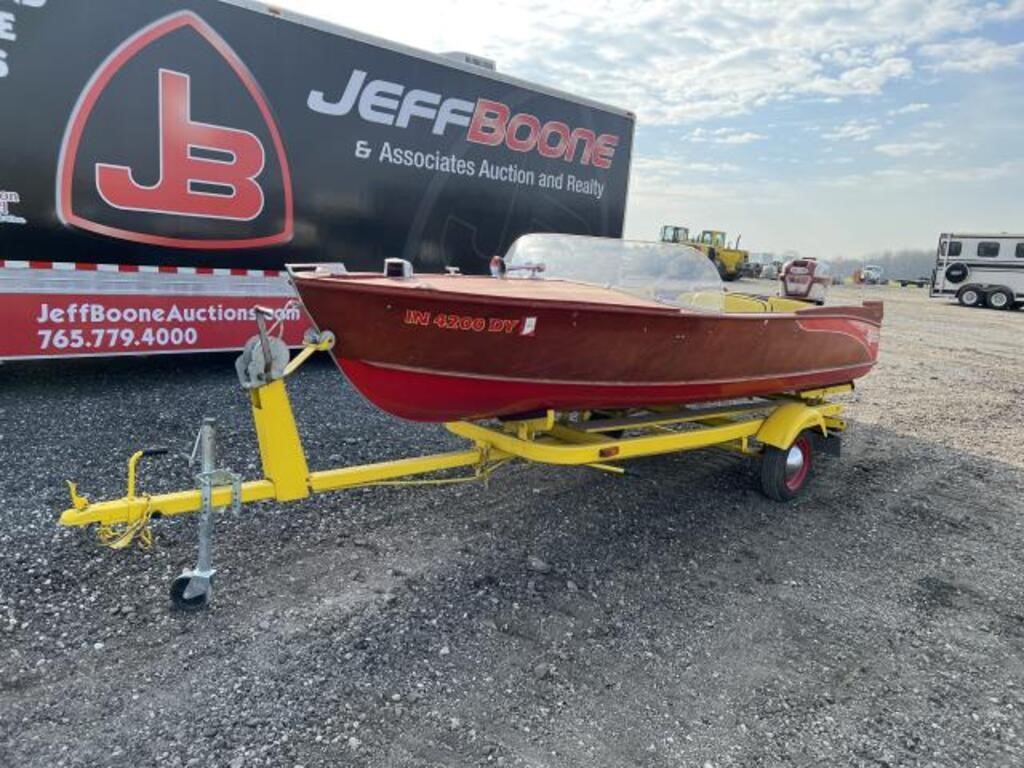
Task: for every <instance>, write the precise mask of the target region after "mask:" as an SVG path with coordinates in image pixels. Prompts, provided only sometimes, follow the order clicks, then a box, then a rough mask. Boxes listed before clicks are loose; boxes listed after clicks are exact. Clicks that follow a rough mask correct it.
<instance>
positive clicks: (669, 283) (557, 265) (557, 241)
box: [505, 234, 723, 312]
mask: <svg viewBox="0 0 1024 768" xmlns="http://www.w3.org/2000/svg"><path fill="white" fill-rule="evenodd" d="M505 266H506V269H507V276H508V277H512V278H539V279H543V278H548V279H561V280H572V281H574V282H579V283H592V284H596V285H603V286H605V287H608V288H613V289H615V290H619V291H623V292H624V293H629V294H631V295H633V296H640V297H642V298H645V299H651V300H653V301H658V302H661V303H663V304H670V305H672V306H676V307H686V308H688V309H701V310H705V311H715V312H721V311H722V309H723V290H722V280H721V278H720V277H719V275H718V270H717V269H716V268H715V265H714V264H712V263H711V261H710V260H709V259H708V257H707V256H705V255H704V254H702V253H701V252H700V251H698V250H696V249H695V248H691V247H689V246H685V245H675V244H667V243H648V242H642V241H638V240H615V239H612V238H607V237H582V236H577V235H547V234H536V235H524V236H523V237H520V238H519V239H518V240H516V241H515V242H514V243H513V244H512V247H511V248H509V250H508V253H507V254H506V255H505Z"/></svg>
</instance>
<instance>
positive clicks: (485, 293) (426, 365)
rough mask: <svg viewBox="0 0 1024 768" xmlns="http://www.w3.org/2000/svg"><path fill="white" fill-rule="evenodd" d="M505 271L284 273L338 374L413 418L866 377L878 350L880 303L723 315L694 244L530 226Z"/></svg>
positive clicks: (652, 401) (711, 395)
mask: <svg viewBox="0 0 1024 768" xmlns="http://www.w3.org/2000/svg"><path fill="white" fill-rule="evenodd" d="M505 268H506V276H505V277H504V278H500V277H499V278H488V277H476V276H467V275H415V274H413V271H412V268H411V265H409V264H408V263H406V262H402V261H401V260H391V261H390V262H389V264H388V265H387V272H386V273H385V274H384V275H382V274H381V273H366V272H361V273H350V274H338V273H337V271H335V272H334V273H331V272H329V271H328V270H326V269H318V268H315V267H311V268H309V269H302V268H300V267H292V268H291V269H292V270H293V271H292V274H293V280H294V283H295V287H296V288H297V289H298V292H299V295H300V296H301V298H302V302H303V304H304V305H305V308H306V310H307V311H308V312H309V315H310V317H312V318H313V320H314V322H315V323H316V324H317V326H318V327H319V328H320V330H321V331H330V332H332V333H333V334H334V335H335V337H336V339H337V345H336V346H335V347H334V350H333V354H334V356H335V359H336V361H337V363H338V365H339V367H340V368H341V370H342V371H343V372H344V373H345V375H346V376H347V377H348V378H349V379H350V380H351V381H352V383H353V384H354V385H355V386H356V388H357V389H359V391H360V392H362V393H363V395H364V396H365V397H366V398H367V399H368V400H370V401H371V402H372V403H374V404H375V405H376V406H377V407H379V408H381V409H382V410H385V411H387V412H389V413H391V414H394V415H396V416H400V417H403V418H406V419H412V420H415V421H454V420H462V419H482V418H489V417H495V416H508V417H511V416H518V415H521V414H524V413H531V412H536V411H544V410H547V409H552V410H561V411H576V410H592V409H618V408H631V407H642V406H653V405H670V404H681V403H692V402H710V401H714V400H722V399H726V398H741V397H750V396H755V395H766V394H775V393H781V392H791V391H801V390H805V389H811V388H817V387H827V386H831V385H835V384H842V383H846V382H850V381H852V380H854V379H856V378H859V377H861V376H864V375H865V374H867V373H868V372H869V371H870V370H871V368H872V366H874V364H875V362H876V360H877V356H878V339H879V327H880V325H881V320H882V305H881V303H880V302H871V303H866V304H865V305H864V306H862V307H834V308H828V309H825V308H816V307H815V308H811V307H809V308H807V309H805V310H801V311H799V312H788V313H777V314H775V313H772V314H763V313H759V314H727V313H724V312H723V311H721V307H722V306H723V303H724V294H723V291H722V285H721V282H720V279H719V277H718V272H717V270H716V269H715V267H714V265H713V264H711V262H709V261H708V260H707V259H706V258H705V257H704V256H703V255H702V254H700V253H699V252H698V251H695V250H693V249H690V248H679V247H677V246H665V245H660V244H656V243H629V242H623V241H621V240H610V239H600V238H579V237H576V238H573V237H567V236H561V235H528V236H526V237H523V238H521V239H520V240H519V241H518V242H517V243H516V244H515V245H514V246H513V249H512V251H511V252H510V254H509V256H508V257H507V258H506V259H505ZM581 274H582V275H586V276H587V279H586V281H582V280H580V279H579V278H578V277H575V276H576V275H581ZM512 275H521V276H524V277H525V279H511V276H512ZM542 276H543V277H542ZM716 303H717V307H716Z"/></svg>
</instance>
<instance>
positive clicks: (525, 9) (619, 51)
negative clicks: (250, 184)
mask: <svg viewBox="0 0 1024 768" xmlns="http://www.w3.org/2000/svg"><path fill="white" fill-rule="evenodd" d="M275 5H279V6H282V7H284V8H287V9H290V10H295V11H298V12H300V13H304V14H307V15H310V16H314V17H317V18H321V19H326V20H328V21H331V22H334V23H336V24H340V25H342V26H346V27H349V28H352V29H356V30H359V31H361V32H365V33H369V34H372V35H376V36H379V37H383V38H386V39H389V40H394V41H396V42H399V43H403V44H405V45H410V46H413V47H416V48H421V49H424V50H428V51H435V52H437V51H450V50H460V51H468V52H471V53H476V54H480V55H483V56H486V57H488V58H491V59H494V60H495V61H496V62H497V65H498V69H499V70H500V71H502V72H505V73H507V74H510V75H514V76H516V77H520V78H523V79H526V80H529V81H532V82H537V83H542V84H545V85H548V86H552V87H555V88H558V89H561V90H565V91H568V92H571V93H574V94H578V95H581V96H586V97H589V98H592V99H596V100H598V101H602V102H606V103H610V104H613V105H615V106H618V107H622V108H625V109H629V110H631V111H633V112H635V113H636V115H637V131H636V138H635V142H634V157H633V171H632V179H631V183H630V197H629V204H628V208H627V214H626V232H625V236H626V237H629V238H636V239H654V238H656V237H657V235H658V230H659V228H660V226H661V225H662V224H682V225H686V226H689V227H690V228H691V229H697V230H700V229H724V230H726V231H727V232H728V233H729V235H730V238H732V237H733V236H735V235H737V234H741V235H742V245H743V246H744V247H746V248H749V249H750V250H752V251H755V252H760V251H773V252H776V253H781V252H784V251H788V250H795V251H797V252H799V253H800V254H801V255H804V256H817V257H819V258H833V259H834V258H863V257H865V256H867V255H868V254H871V253H876V252H879V251H882V250H886V249H894V250H895V249H901V248H934V247H935V245H936V243H937V241H938V235H939V233H940V232H943V231H952V230H959V231H966V230H977V231H996V232H1000V231H1020V230H1024V0H991V1H982V2H969V1H968V0H883V1H881V2H873V1H872V0H785V1H780V2H760V1H758V0H644V1H642V2H624V1H616V2H611V1H610V0H561V1H560V2H559V3H549V2H547V1H546V0H545V1H544V2H534V1H533V0H516V1H512V2H501V3H480V2H476V1H474V2H467V1H466V0H450V2H429V3H428V2H419V3H408V2H396V1H395V0H374V2H372V3H349V2H337V0H276V2H275Z"/></svg>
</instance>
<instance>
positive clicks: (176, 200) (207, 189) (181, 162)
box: [96, 69, 266, 221]
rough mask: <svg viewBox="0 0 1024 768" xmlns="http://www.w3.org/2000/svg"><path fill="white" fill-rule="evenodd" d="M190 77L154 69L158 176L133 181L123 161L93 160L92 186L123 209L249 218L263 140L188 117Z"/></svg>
mask: <svg viewBox="0 0 1024 768" xmlns="http://www.w3.org/2000/svg"><path fill="white" fill-rule="evenodd" d="M189 87H190V79H189V76H188V75H184V74H182V73H181V72H173V71H171V70H168V69H161V70H160V179H159V181H157V183H156V184H154V185H153V186H144V185H142V184H139V183H138V182H137V181H135V178H134V177H133V175H132V169H131V168H128V167H126V166H123V165H110V164H107V163H97V164H96V188H97V190H99V193H100V196H101V197H102V198H103V199H104V200H105V201H106V202H107V203H108V204H109V205H112V206H113V207H115V208H120V209H122V210H127V211H143V212H148V213H167V214H177V215H181V216H200V217H203V218H210V219H229V220H231V221H252V220H253V219H255V218H256V217H257V216H259V215H260V213H262V212H263V190H262V189H261V188H260V185H259V184H258V183H257V182H256V178H257V177H258V176H259V175H260V174H261V173H262V172H263V166H264V163H265V162H266V153H265V152H264V151H263V144H262V143H260V140H259V139H258V138H256V136H254V135H253V134H251V133H249V132H248V131H241V130H238V129H236V128H227V127H224V126H221V125H208V124H206V123H199V122H195V121H193V120H192V114H191V102H190V99H189Z"/></svg>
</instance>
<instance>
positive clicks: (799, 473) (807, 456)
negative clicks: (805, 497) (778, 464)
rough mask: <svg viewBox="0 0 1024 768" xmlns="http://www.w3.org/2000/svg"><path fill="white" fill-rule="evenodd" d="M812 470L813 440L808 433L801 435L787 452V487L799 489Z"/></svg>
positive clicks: (793, 489)
mask: <svg viewBox="0 0 1024 768" xmlns="http://www.w3.org/2000/svg"><path fill="white" fill-rule="evenodd" d="M810 471H811V441H810V439H809V438H808V437H807V436H806V435H801V436H800V437H798V438H797V439H796V440H795V441H794V442H793V445H792V446H790V449H789V453H787V454H786V487H787V488H788V489H789V490H791V491H799V490H800V488H801V487H802V486H803V484H804V481H805V480H806V479H807V473H808V472H810Z"/></svg>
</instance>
